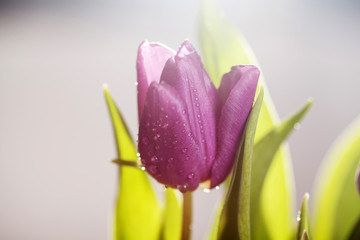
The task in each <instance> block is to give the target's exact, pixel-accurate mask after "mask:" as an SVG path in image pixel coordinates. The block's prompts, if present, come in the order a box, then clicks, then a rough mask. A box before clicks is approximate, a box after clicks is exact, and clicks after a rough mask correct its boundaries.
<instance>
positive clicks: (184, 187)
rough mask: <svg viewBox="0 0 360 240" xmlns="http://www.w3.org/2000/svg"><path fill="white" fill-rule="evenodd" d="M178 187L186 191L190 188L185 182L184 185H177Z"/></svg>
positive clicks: (181, 190)
mask: <svg viewBox="0 0 360 240" xmlns="http://www.w3.org/2000/svg"><path fill="white" fill-rule="evenodd" d="M177 188H178V189H179V190H180V192H182V193H184V192H186V190H187V189H188V185H187V184H184V185H180V184H179V185H177Z"/></svg>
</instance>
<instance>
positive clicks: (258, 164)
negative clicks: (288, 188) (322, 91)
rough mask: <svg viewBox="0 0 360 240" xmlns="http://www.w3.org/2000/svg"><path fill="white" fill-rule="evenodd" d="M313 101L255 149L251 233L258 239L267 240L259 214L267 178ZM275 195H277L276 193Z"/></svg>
mask: <svg viewBox="0 0 360 240" xmlns="http://www.w3.org/2000/svg"><path fill="white" fill-rule="evenodd" d="M311 105H312V100H309V101H308V103H307V104H305V106H304V107H302V108H301V109H300V110H299V111H298V112H297V113H295V114H294V115H292V116H291V117H290V118H288V119H287V120H285V121H283V122H282V123H281V124H279V125H277V126H275V127H274V128H273V129H272V130H271V131H270V132H269V133H268V134H266V135H265V136H264V137H263V138H262V139H261V140H259V141H258V142H257V143H256V144H255V147H254V156H253V171H252V175H251V232H252V236H253V237H254V238H256V239H266V238H267V232H265V231H264V230H265V229H264V226H263V224H264V219H263V218H262V215H261V214H259V210H260V209H261V205H260V201H259V200H260V195H261V190H262V188H263V184H264V180H265V176H266V174H267V172H268V171H269V167H270V165H271V163H272V161H273V159H274V155H275V154H276V152H277V151H278V149H279V147H280V146H281V143H282V142H283V141H285V139H286V138H287V137H288V136H289V134H290V133H291V132H292V131H293V130H294V127H295V126H296V124H298V123H299V122H300V120H301V119H302V118H303V117H304V116H305V114H306V113H307V111H308V110H309V108H310V106H311ZM274 194H275V193H274Z"/></svg>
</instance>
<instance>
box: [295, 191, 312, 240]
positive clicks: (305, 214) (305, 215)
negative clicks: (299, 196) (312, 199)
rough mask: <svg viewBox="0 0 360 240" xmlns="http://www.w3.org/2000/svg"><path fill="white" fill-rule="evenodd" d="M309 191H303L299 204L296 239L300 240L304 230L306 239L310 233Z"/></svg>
mask: <svg viewBox="0 0 360 240" xmlns="http://www.w3.org/2000/svg"><path fill="white" fill-rule="evenodd" d="M309 196H310V195H309V193H305V195H304V197H303V201H302V204H301V210H300V215H299V216H298V219H297V220H298V221H299V222H298V234H297V239H298V240H302V239H303V238H304V232H306V235H307V236H306V237H307V238H306V239H309V235H310V223H309V208H308V202H309Z"/></svg>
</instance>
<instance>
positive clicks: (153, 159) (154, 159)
mask: <svg viewBox="0 0 360 240" xmlns="http://www.w3.org/2000/svg"><path fill="white" fill-rule="evenodd" d="M157 161H158V158H157V156H153V157H152V158H150V162H152V163H156V162H157Z"/></svg>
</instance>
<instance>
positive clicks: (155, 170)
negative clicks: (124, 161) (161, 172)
mask: <svg viewBox="0 0 360 240" xmlns="http://www.w3.org/2000/svg"><path fill="white" fill-rule="evenodd" d="M147 170H148V172H149V173H150V174H155V173H156V172H157V166H155V165H150V166H149V167H148V168H147Z"/></svg>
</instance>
